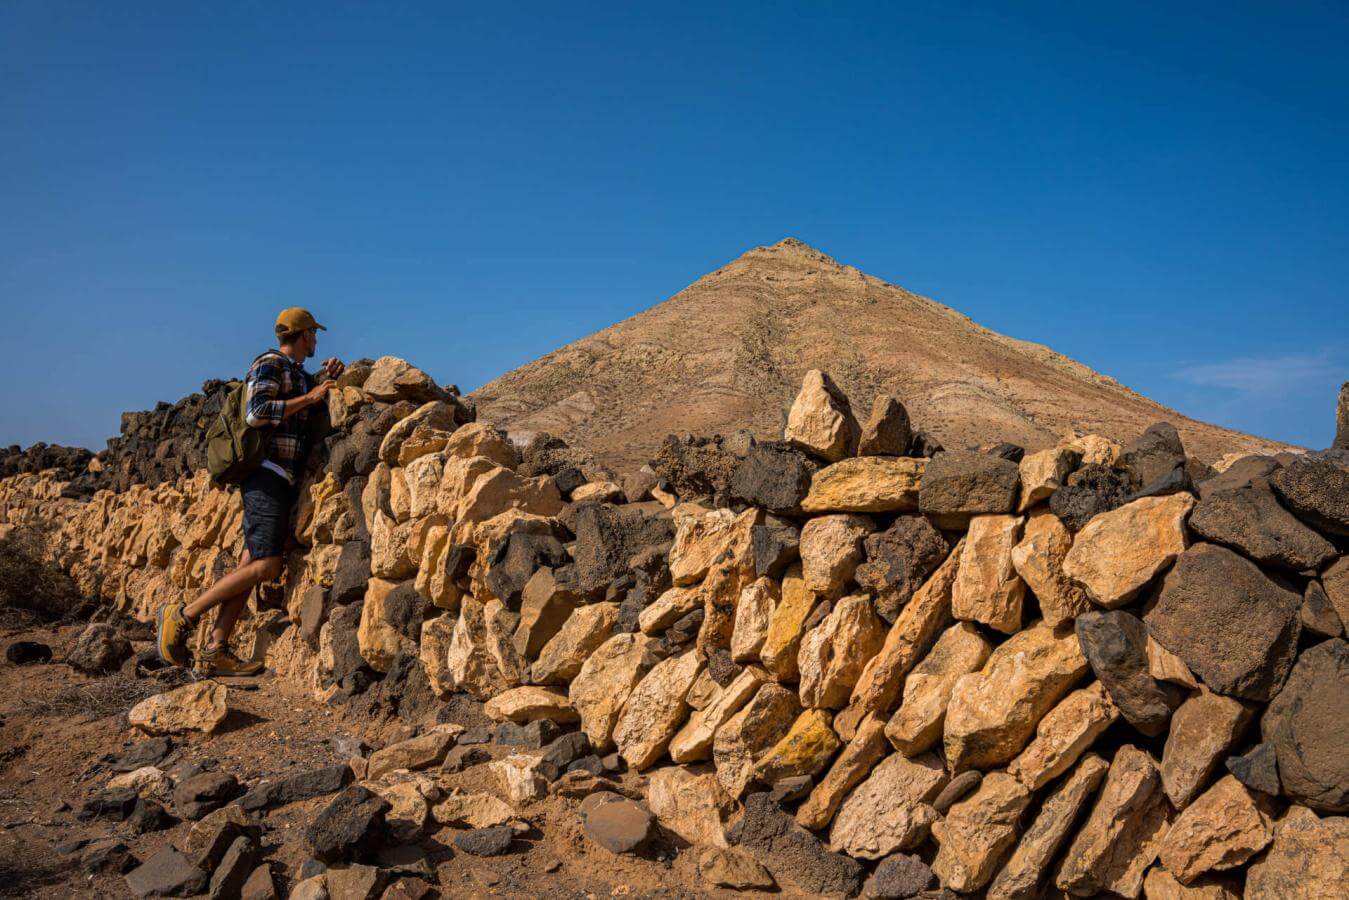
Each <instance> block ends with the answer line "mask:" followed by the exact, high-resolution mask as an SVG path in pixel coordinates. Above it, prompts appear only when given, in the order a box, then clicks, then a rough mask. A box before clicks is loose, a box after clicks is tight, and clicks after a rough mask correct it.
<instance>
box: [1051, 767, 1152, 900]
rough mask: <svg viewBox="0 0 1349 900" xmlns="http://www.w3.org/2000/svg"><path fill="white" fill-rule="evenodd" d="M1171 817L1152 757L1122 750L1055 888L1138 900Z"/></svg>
mask: <svg viewBox="0 0 1349 900" xmlns="http://www.w3.org/2000/svg"><path fill="white" fill-rule="evenodd" d="M1169 817H1170V807H1169V806H1168V805H1167V802H1166V796H1165V795H1164V794H1163V793H1162V779H1161V776H1160V775H1158V773H1157V766H1156V765H1155V764H1154V763H1153V761H1152V757H1150V756H1148V754H1147V753H1145V752H1143V751H1142V750H1139V749H1138V748H1137V747H1134V746H1131V745H1128V744H1126V745H1125V746H1123V747H1121V748H1119V750H1117V751H1115V759H1114V761H1113V762H1111V764H1110V771H1109V772H1107V773H1106V776H1105V785H1104V786H1103V787H1102V788H1101V792H1100V794H1098V795H1097V797H1096V804H1095V805H1094V806H1093V807H1092V810H1091V813H1090V814H1088V816H1087V819H1086V821H1085V822H1084V823H1083V824H1082V826H1081V827H1080V828H1079V829H1078V831H1077V834H1076V835H1075V836H1074V837H1073V841H1072V843H1071V844H1070V845H1069V847H1068V850H1067V852H1066V853H1065V854H1064V855H1063V860H1062V861H1061V862H1060V863H1059V868H1058V871H1057V873H1056V874H1055V876H1054V884H1055V885H1056V886H1057V887H1058V888H1059V889H1060V890H1064V891H1068V892H1069V893H1071V894H1074V895H1076V896H1079V897H1091V896H1095V895H1097V894H1099V893H1101V892H1103V891H1110V892H1113V893H1116V894H1120V895H1121V896H1124V897H1137V896H1138V892H1139V891H1140V890H1142V888H1143V875H1144V874H1145V873H1146V872H1147V870H1148V867H1149V866H1151V865H1152V861H1153V860H1154V859H1156V858H1157V851H1158V849H1159V847H1160V844H1161V838H1162V836H1163V835H1165V833H1166V829H1167V825H1168V824H1169V823H1168V819H1169Z"/></svg>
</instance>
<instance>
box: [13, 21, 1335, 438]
mask: <svg viewBox="0 0 1349 900" xmlns="http://www.w3.org/2000/svg"><path fill="white" fill-rule="evenodd" d="M1347 45H1349V7H1346V6H1345V5H1344V4H1342V3H1331V2H1324V3H1317V2H1301V3H1295V4H1270V3H1240V2H1238V3H1230V2H1229V3H1187V4H1163V3H1143V4H1114V5H1107V4H1070V3H1052V4H1049V3H1024V4H1006V3H987V4H978V3H969V4H951V3H922V4H901V3H878V4H863V3H855V4H848V3H828V4H826V3H818V2H812V3H795V2H774V3H762V4H758V3H755V4H751V3H738V4H723V3H717V4H700V3H689V4H661V5H656V4H614V5H612V6H608V7H605V6H602V5H600V4H575V3H570V4H560V3H553V4H520V3H491V4H472V5H469V4H464V5H461V6H452V5H450V4H407V3H381V4H373V3H361V4H343V3H313V4H300V3H285V4H272V3H252V4H250V3H214V4H207V3H178V2H175V3H148V2H147V3H139V4H132V5H125V4H111V3H94V2H89V3H72V2H61V0H9V2H6V3H4V4H3V5H0V309H3V319H2V320H0V321H3V323H4V327H3V328H0V378H3V383H4V385H5V386H6V390H5V392H4V394H3V397H0V445H3V444H8V443H22V444H28V443H30V442H32V441H35V440H48V441H55V442H63V443H74V444H83V445H87V446H92V447H95V448H97V447H100V446H102V443H103V440H104V439H105V438H106V437H108V436H109V435H111V434H114V433H115V432H116V430H117V426H118V416H119V414H120V412H121V411H122V410H126V409H141V408H146V407H149V406H151V405H153V404H154V402H155V401H157V400H172V399H176V398H177V397H179V396H181V395H182V394H184V393H187V392H189V391H191V390H194V389H196V388H197V387H198V386H199V385H200V383H201V382H202V381H203V380H204V379H206V378H209V377H222V376H235V375H238V374H240V373H241V372H242V370H243V367H244V366H246V364H247V362H248V360H249V359H250V358H251V357H252V356H253V354H255V353H256V352H258V351H259V350H260V349H262V347H263V346H265V345H266V344H268V343H269V337H270V323H271V318H272V316H273V315H274V313H275V311H276V309H277V308H279V307H282V306H287V305H292V304H300V305H305V306H309V307H311V308H313V309H314V310H315V311H316V312H317V313H318V314H319V317H320V320H322V321H325V322H326V323H327V324H328V325H329V326H330V327H331V329H332V330H331V331H330V332H329V333H328V334H326V335H324V337H323V344H322V345H321V347H320V350H321V351H327V352H332V353H336V354H338V355H340V356H343V357H345V358H353V357H358V356H366V355H369V356H377V355H380V354H383V353H396V354H398V355H401V356H405V357H407V358H409V359H411V360H413V361H414V362H416V363H417V364H419V365H421V366H422V367H424V368H426V369H428V370H429V371H431V372H432V373H433V374H434V375H436V377H437V378H439V379H440V380H442V381H453V382H456V383H458V384H460V385H461V386H462V387H463V388H464V389H466V390H467V389H471V388H474V387H476V386H478V385H480V384H482V383H484V382H485V381H488V380H490V379H491V378H493V377H494V376H496V375H498V374H501V373H502V372H505V371H508V370H510V369H511V368H514V367H515V366H517V365H519V364H521V363H523V362H526V361H528V360H530V359H533V358H535V357H537V356H539V355H541V354H542V353H545V352H547V351H548V350H550V349H553V348H554V347H557V346H559V345H561V344H563V343H566V342H567V341H570V340H573V339H575V338H578V337H581V336H583V335H585V334H588V333H591V332H593V331H595V330H597V329H600V328H602V327H605V326H607V325H609V324H612V323H613V322H615V321H618V320H619V319H621V318H624V317H625V316H628V315H630V314H632V313H635V312H637V311H639V310H641V309H644V308H646V307H648V306H651V305H653V304H655V303H657V302H659V301H660V300H662V299H664V298H666V297H668V296H669V295H671V294H673V293H675V292H676V291H678V290H679V289H681V288H683V287H684V286H685V285H687V284H688V283H690V282H691V281H693V280H695V279H696V278H698V277H699V276H701V275H702V274H704V273H706V272H708V271H710V270H711V269H713V268H715V267H717V266H719V265H721V264H723V263H725V262H726V261H728V260H729V259H732V258H734V257H735V256H737V255H739V254H740V253H742V252H743V251H744V250H746V249H748V248H749V247H752V246H755V245H759V244H768V243H772V242H774V241H777V240H779V239H780V238H782V237H784V236H787V235H791V236H795V237H798V238H800V239H802V240H804V241H806V242H808V243H810V244H812V245H814V246H816V247H818V248H820V249H822V250H824V251H825V252H827V253H830V254H831V255H833V256H834V257H835V258H837V259H839V260H840V261H842V262H845V263H849V264H852V265H856V266H858V267H859V268H861V269H863V270H864V271H866V272H869V273H871V274H874V275H877V276H879V277H882V278H885V279H887V280H890V281H893V282H895V283H897V284H901V285H903V286H905V287H907V288H908V289H910V290H912V291H915V292H918V293H921V294H925V295H927V296H930V297H933V298H935V299H937V300H940V301H941V302H943V303H946V304H948V305H950V306H953V307H955V308H956V309H958V310H960V311H961V312H963V313H965V314H967V315H969V316H971V317H972V318H973V319H975V320H976V321H978V322H980V323H981V324H984V325H986V326H988V327H990V328H993V329H995V330H997V331H1000V332H1003V333H1005V334H1008V335H1011V336H1014V337H1018V338H1023V339H1027V340H1034V341H1038V342H1041V343H1045V344H1048V345H1049V346H1051V347H1053V348H1054V349H1055V350H1058V351H1060V352H1062V353H1065V354H1068V355H1069V356H1072V357H1074V358H1076V359H1078V360H1080V361H1082V362H1084V363H1086V364H1088V365H1090V366H1092V367H1093V368H1095V369H1097V370H1099V371H1102V372H1105V373H1107V374H1109V375H1112V376H1114V377H1116V378H1118V379H1119V380H1121V381H1123V382H1124V383H1125V384H1128V385H1130V386H1131V387H1133V388H1135V389H1137V390H1139V391H1141V392H1143V393H1145V394H1148V395H1149V396H1152V397H1153V398H1155V399H1157V400H1159V401H1161V402H1163V403H1166V404H1168V405H1171V406H1174V407H1176V408H1178V409H1180V410H1181V411H1183V412H1185V413H1188V414H1190V415H1193V416H1197V417H1200V418H1206V419H1209V420H1211V421H1215V422H1218V423H1220V424H1224V425H1229V426H1232V427H1236V428H1240V429H1243V430H1247V431H1252V432H1255V433H1259V434H1262V435H1266V436H1269V437H1272V438H1278V439H1283V440H1287V441H1292V442H1297V443H1302V444H1305V445H1310V446H1317V447H1320V446H1326V445H1327V444H1328V443H1329V441H1330V438H1331V434H1332V431H1333V419H1334V415H1333V411H1334V398H1335V393H1336V391H1337V389H1338V386H1339V383H1340V382H1341V381H1342V380H1344V379H1345V378H1349V344H1347V342H1346V340H1345V336H1346V334H1349V287H1346V285H1349V172H1346V161H1349V117H1347V116H1346V115H1345V112H1346V110H1349V55H1347V54H1345V52H1344V47H1345V46H1347ZM324 355H326V352H325V353H324Z"/></svg>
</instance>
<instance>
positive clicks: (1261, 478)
mask: <svg viewBox="0 0 1349 900" xmlns="http://www.w3.org/2000/svg"><path fill="white" fill-rule="evenodd" d="M1279 465H1280V464H1279V461H1278V460H1277V459H1275V458H1274V457H1272V456H1261V455H1259V454H1252V455H1250V456H1243V457H1242V458H1241V459H1239V460H1237V461H1236V462H1234V463H1232V465H1230V466H1228V467H1227V468H1226V469H1225V470H1223V471H1222V472H1215V473H1213V474H1212V475H1209V476H1208V477H1206V478H1204V479H1203V480H1201V481H1200V482H1198V483H1197V484H1196V485H1195V488H1196V489H1197V490H1198V491H1199V496H1200V497H1208V496H1210V495H1212V494H1217V493H1220V492H1222V491H1231V490H1235V489H1236V488H1244V487H1250V486H1252V485H1257V486H1262V485H1264V484H1267V483H1268V482H1267V479H1268V477H1269V475H1270V474H1271V473H1273V472H1274V471H1276V470H1277V469H1278V468H1279Z"/></svg>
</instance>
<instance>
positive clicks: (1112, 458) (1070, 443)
mask: <svg viewBox="0 0 1349 900" xmlns="http://www.w3.org/2000/svg"><path fill="white" fill-rule="evenodd" d="M1059 446H1060V447H1064V448H1066V449H1068V450H1070V451H1073V452H1075V453H1079V454H1081V456H1082V463H1081V465H1084V466H1113V465H1115V464H1116V463H1118V462H1119V459H1120V455H1121V454H1122V453H1123V452H1124V448H1123V447H1121V446H1120V445H1119V444H1118V443H1117V442H1115V441H1112V440H1110V438H1108V437H1102V436H1101V435H1099V434H1081V435H1072V436H1069V437H1066V438H1064V440H1062V441H1060V442H1059Z"/></svg>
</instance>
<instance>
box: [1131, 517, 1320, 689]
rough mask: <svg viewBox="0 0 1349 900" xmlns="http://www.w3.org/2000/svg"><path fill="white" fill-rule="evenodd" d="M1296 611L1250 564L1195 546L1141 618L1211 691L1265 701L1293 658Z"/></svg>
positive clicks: (1293, 600) (1291, 599)
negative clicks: (1154, 603) (1151, 606)
mask: <svg viewBox="0 0 1349 900" xmlns="http://www.w3.org/2000/svg"><path fill="white" fill-rule="evenodd" d="M1301 605H1302V598H1301V597H1299V596H1298V595H1297V594H1294V593H1292V592H1291V591H1288V590H1285V589H1283V588H1282V587H1279V586H1278V585H1277V584H1275V583H1274V582H1273V581H1270V580H1269V579H1268V578H1266V577H1265V575H1264V574H1263V573H1261V571H1260V570H1259V569H1258V568H1257V567H1256V566H1255V564H1254V563H1252V562H1250V561H1248V560H1246V559H1243V558H1241V557H1240V556H1238V555H1237V554H1235V553H1233V552H1232V551H1231V550H1228V549H1226V548H1225V547H1219V546H1217V545H1215V544H1195V545H1194V546H1192V547H1190V548H1189V549H1188V550H1186V551H1185V552H1184V553H1182V554H1181V555H1180V558H1179V559H1177V560H1176V564H1175V566H1174V567H1173V568H1172V569H1171V571H1170V572H1168V573H1167V574H1166V577H1165V579H1164V580H1163V582H1162V589H1161V593H1160V595H1159V597H1158V599H1157V603H1156V605H1155V606H1153V608H1152V609H1151V610H1149V611H1148V612H1147V614H1146V615H1145V616H1144V617H1143V619H1144V621H1145V622H1146V623H1147V626H1148V631H1149V632H1150V633H1151V634H1152V636H1153V637H1154V638H1155V639H1156V640H1157V642H1158V643H1159V644H1161V645H1162V646H1163V647H1165V648H1166V649H1167V650H1170V651H1171V652H1172V653H1174V654H1176V655H1177V656H1179V657H1180V658H1181V660H1183V661H1184V662H1185V664H1186V665H1187V666H1189V667H1190V670H1191V671H1192V672H1194V674H1196V675H1198V676H1199V677H1200V678H1201V679H1202V680H1203V682H1204V683H1205V684H1207V685H1208V686H1209V687H1210V688H1211V689H1212V690H1214V691H1216V692H1217V693H1219V694H1229V695H1233V696H1237V697H1244V698H1246V699H1248V700H1261V701H1267V700H1269V699H1270V697H1272V696H1274V695H1275V694H1276V693H1278V691H1279V688H1280V687H1281V686H1282V685H1283V682H1284V679H1285V678H1287V677H1288V670H1289V669H1290V668H1291V667H1292V665H1293V659H1294V657H1295V656H1296V654H1297V639H1298V634H1299V633H1300V631H1301V623H1300V621H1299V618H1298V610H1299V607H1300V606H1301Z"/></svg>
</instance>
